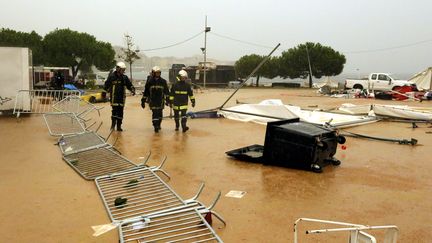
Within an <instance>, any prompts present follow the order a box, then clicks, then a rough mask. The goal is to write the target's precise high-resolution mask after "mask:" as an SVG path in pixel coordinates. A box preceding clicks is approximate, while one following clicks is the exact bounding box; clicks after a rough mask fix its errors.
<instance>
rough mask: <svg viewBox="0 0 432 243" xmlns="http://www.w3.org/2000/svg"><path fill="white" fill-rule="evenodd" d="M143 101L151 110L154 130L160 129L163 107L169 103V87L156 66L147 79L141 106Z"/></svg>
mask: <svg viewBox="0 0 432 243" xmlns="http://www.w3.org/2000/svg"><path fill="white" fill-rule="evenodd" d="M145 103H148V104H149V107H150V109H151V110H152V123H153V127H154V131H155V132H156V133H157V132H159V130H160V129H161V123H162V116H163V109H164V107H165V105H169V89H168V84H167V81H166V80H165V79H163V78H162V77H161V70H160V68H159V67H158V66H154V67H153V68H152V72H151V76H150V77H149V79H148V80H147V82H146V84H145V88H144V93H143V97H142V99H141V107H142V108H143V109H144V108H145Z"/></svg>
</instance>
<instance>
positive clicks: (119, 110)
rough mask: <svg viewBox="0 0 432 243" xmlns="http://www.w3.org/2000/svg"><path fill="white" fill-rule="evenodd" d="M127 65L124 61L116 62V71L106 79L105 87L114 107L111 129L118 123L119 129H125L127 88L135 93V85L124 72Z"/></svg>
mask: <svg viewBox="0 0 432 243" xmlns="http://www.w3.org/2000/svg"><path fill="white" fill-rule="evenodd" d="M125 70H126V65H125V64H124V63H123V62H118V63H117V64H116V68H115V71H114V72H112V73H111V74H110V75H109V76H108V78H107V80H106V81H105V85H104V89H105V90H106V91H107V92H108V93H109V95H110V102H111V107H112V116H111V130H114V128H115V126H116V125H117V131H120V132H121V131H123V129H122V127H121V125H122V122H123V109H124V106H125V100H126V89H125V87H126V88H127V89H128V90H130V91H131V93H132V95H135V87H134V86H133V85H132V83H131V81H130V80H129V78H128V77H127V76H126V75H125V74H124V72H125Z"/></svg>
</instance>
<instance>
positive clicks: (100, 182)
mask: <svg viewBox="0 0 432 243" xmlns="http://www.w3.org/2000/svg"><path fill="white" fill-rule="evenodd" d="M95 182H96V186H97V188H98V190H99V194H100V195H101V197H102V200H103V202H104V205H105V208H106V210H107V212H108V215H109V216H110V218H111V220H113V221H118V220H125V219H128V218H133V217H139V216H143V215H150V214H158V213H162V212H167V211H177V210H182V209H185V208H196V207H204V205H203V204H202V203H201V202H199V201H197V198H198V197H199V195H200V194H201V192H202V190H203V188H204V184H202V185H201V187H200V188H199V190H198V192H197V194H196V195H195V196H194V197H193V198H191V199H188V200H183V199H182V198H181V197H180V196H179V195H178V194H177V193H175V192H174V190H173V189H171V187H170V186H169V185H167V184H166V183H165V182H164V181H163V180H162V179H161V178H160V177H159V176H157V175H156V174H155V171H154V170H153V169H152V168H150V167H144V168H139V169H135V170H130V171H125V172H120V173H115V174H112V175H106V176H101V177H98V178H96V179H95ZM219 198H220V193H219V194H218V195H217V197H216V199H215V200H214V202H213V203H212V204H211V206H209V207H208V208H207V210H208V212H209V213H210V212H211V214H212V215H215V217H217V218H218V219H219V220H221V221H222V222H223V223H224V224H225V221H224V220H223V218H222V217H221V216H220V215H218V214H217V213H216V212H214V211H211V210H212V208H213V207H214V206H215V205H216V202H217V201H218V200H219Z"/></svg>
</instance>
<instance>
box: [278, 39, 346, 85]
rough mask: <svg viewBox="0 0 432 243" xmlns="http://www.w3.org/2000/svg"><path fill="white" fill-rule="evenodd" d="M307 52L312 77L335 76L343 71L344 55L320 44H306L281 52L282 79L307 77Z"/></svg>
mask: <svg viewBox="0 0 432 243" xmlns="http://www.w3.org/2000/svg"><path fill="white" fill-rule="evenodd" d="M306 45H307V49H306ZM308 52H309V58H310V63H311V69H312V76H314V77H316V78H321V77H322V76H335V75H338V74H340V73H341V72H342V71H343V68H344V64H345V62H346V59H345V56H344V55H342V54H341V53H339V52H337V51H335V50H333V49H332V48H331V47H328V46H322V45H321V44H320V43H312V42H307V43H305V44H300V45H298V46H297V47H294V48H291V49H289V50H287V51H284V52H282V56H281V57H280V59H279V71H278V73H279V75H280V76H281V77H284V78H286V77H289V78H306V77H307V76H308V75H309V64H308V56H307V54H308Z"/></svg>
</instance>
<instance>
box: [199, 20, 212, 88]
mask: <svg viewBox="0 0 432 243" xmlns="http://www.w3.org/2000/svg"><path fill="white" fill-rule="evenodd" d="M210 30H211V28H210V27H208V26H207V15H206V16H205V26H204V48H201V50H202V52H203V53H204V79H203V86H204V88H205V87H206V79H207V73H206V71H207V32H210Z"/></svg>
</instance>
